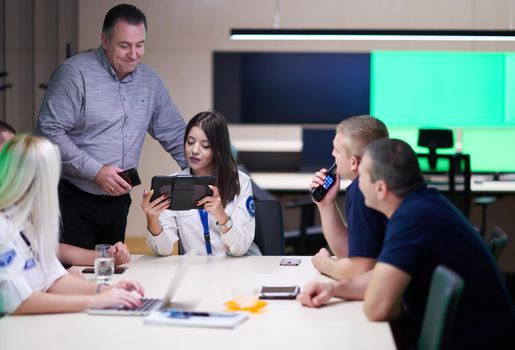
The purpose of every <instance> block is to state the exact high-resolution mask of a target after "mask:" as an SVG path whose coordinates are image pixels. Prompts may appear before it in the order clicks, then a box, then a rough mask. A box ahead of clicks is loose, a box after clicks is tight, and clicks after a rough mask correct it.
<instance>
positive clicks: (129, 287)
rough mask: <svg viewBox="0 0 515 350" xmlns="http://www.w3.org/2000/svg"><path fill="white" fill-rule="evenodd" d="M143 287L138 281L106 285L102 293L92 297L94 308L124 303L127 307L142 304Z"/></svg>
mask: <svg viewBox="0 0 515 350" xmlns="http://www.w3.org/2000/svg"><path fill="white" fill-rule="evenodd" d="M143 295H144V292H143V288H142V287H141V286H140V284H139V283H137V282H131V281H121V282H118V283H116V284H114V285H112V286H108V287H105V288H104V289H103V290H102V292H101V293H100V294H96V295H94V296H93V297H92V300H91V306H90V307H92V308H96V309H98V308H104V307H109V306H118V305H123V306H126V307H130V308H132V307H137V306H139V305H141V297H143Z"/></svg>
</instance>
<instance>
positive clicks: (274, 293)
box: [259, 286, 300, 299]
mask: <svg viewBox="0 0 515 350" xmlns="http://www.w3.org/2000/svg"><path fill="white" fill-rule="evenodd" d="M299 292H300V287H299V286H285V287H262V288H261V291H260V292H259V299H295V298H296V297H297V295H299Z"/></svg>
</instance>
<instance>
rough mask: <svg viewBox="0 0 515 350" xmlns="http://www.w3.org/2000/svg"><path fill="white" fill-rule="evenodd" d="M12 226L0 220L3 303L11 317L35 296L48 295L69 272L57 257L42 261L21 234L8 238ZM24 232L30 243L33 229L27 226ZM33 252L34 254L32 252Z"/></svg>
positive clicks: (0, 292) (0, 277) (0, 285)
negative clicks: (28, 299) (11, 314)
mask: <svg viewBox="0 0 515 350" xmlns="http://www.w3.org/2000/svg"><path fill="white" fill-rule="evenodd" d="M9 225H10V222H9V220H8V219H7V218H6V217H5V216H0V299H1V300H2V302H3V304H4V311H6V312H7V313H12V312H13V311H15V310H16V309H17V308H18V307H19V306H20V305H21V303H23V301H25V299H27V298H28V297H29V296H30V295H31V294H32V293H34V292H45V291H46V290H47V289H48V288H50V286H51V285H52V284H53V283H54V282H55V281H56V280H57V279H59V278H60V277H62V276H64V275H65V274H66V273H67V272H66V270H65V269H64V268H63V265H61V263H60V262H59V260H57V256H55V257H54V258H53V259H52V260H51V261H43V257H42V256H41V260H40V259H39V256H38V254H37V253H36V252H35V247H33V245H32V243H30V244H31V246H28V245H27V243H25V241H24V240H23V238H22V236H21V234H16V235H14V237H8V234H7V232H8V229H9ZM23 232H24V233H25V236H26V237H27V239H28V240H30V237H33V236H34V234H33V228H32V226H30V225H27V226H26V227H25V228H24V229H23ZM32 250H34V253H33V251H32Z"/></svg>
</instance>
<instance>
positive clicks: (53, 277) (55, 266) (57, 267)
mask: <svg viewBox="0 0 515 350" xmlns="http://www.w3.org/2000/svg"><path fill="white" fill-rule="evenodd" d="M42 265H43V270H44V271H45V286H44V288H45V289H44V291H45V292H46V291H47V290H48V288H50V287H51V286H52V284H54V282H55V281H57V280H58V279H59V278H61V277H63V276H64V275H66V274H67V273H68V272H67V271H66V269H65V268H64V267H63V264H61V262H60V261H59V259H57V256H54V258H53V259H52V261H50V262H48V263H43V264H42Z"/></svg>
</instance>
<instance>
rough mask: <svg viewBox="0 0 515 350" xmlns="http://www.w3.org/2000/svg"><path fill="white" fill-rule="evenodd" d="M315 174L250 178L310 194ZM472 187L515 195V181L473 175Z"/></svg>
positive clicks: (260, 174) (254, 175)
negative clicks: (495, 179)
mask: <svg viewBox="0 0 515 350" xmlns="http://www.w3.org/2000/svg"><path fill="white" fill-rule="evenodd" d="M313 174H314V173H274V172H254V173H251V174H250V177H251V178H252V180H254V182H255V183H256V184H257V185H258V186H259V187H261V188H263V189H265V190H267V191H272V192H304V193H306V194H307V193H308V189H309V185H310V183H311V179H312V178H313ZM349 184H350V181H349V180H346V179H342V180H341V181H340V188H341V189H342V190H344V189H345V188H346V187H347V186H348V185H349ZM429 186H432V187H436V188H438V189H439V190H441V191H446V190H447V188H448V186H447V184H444V183H441V184H429ZM470 187H471V190H472V192H473V193H514V192H515V181H488V180H484V179H483V176H480V175H479V176H474V175H472V179H471V183H470ZM460 188H461V190H463V185H460V184H458V185H457V191H460Z"/></svg>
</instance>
